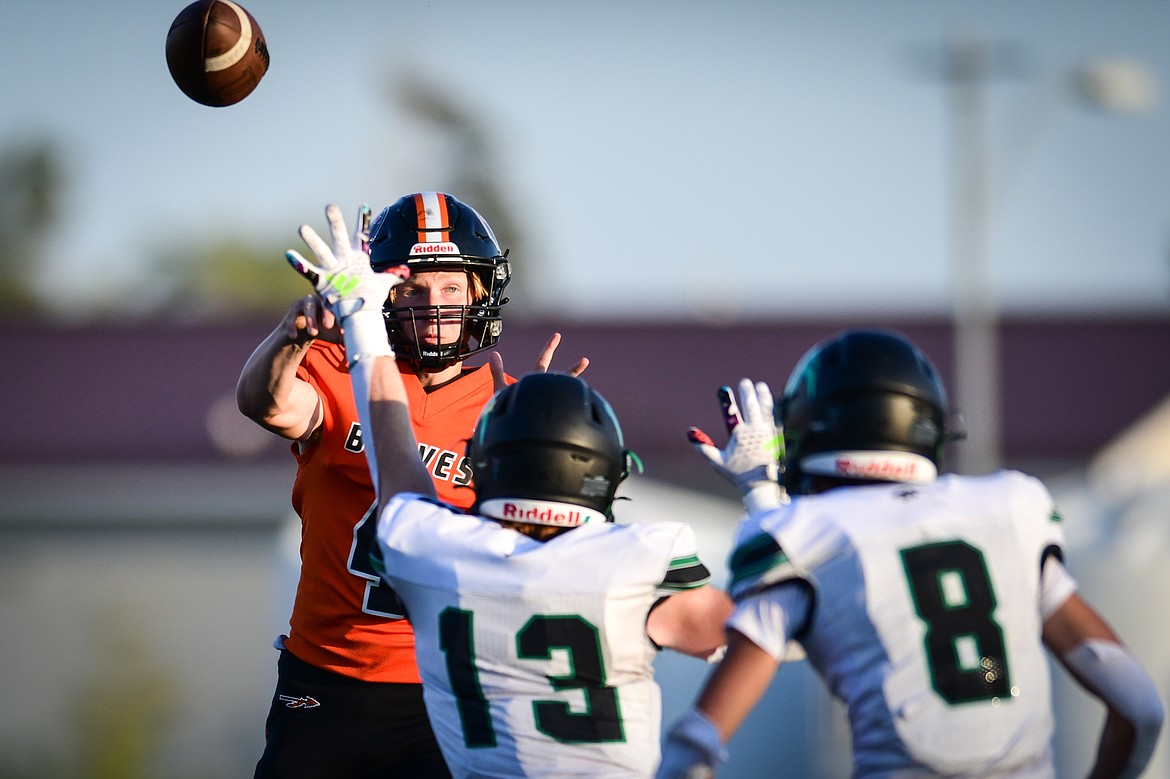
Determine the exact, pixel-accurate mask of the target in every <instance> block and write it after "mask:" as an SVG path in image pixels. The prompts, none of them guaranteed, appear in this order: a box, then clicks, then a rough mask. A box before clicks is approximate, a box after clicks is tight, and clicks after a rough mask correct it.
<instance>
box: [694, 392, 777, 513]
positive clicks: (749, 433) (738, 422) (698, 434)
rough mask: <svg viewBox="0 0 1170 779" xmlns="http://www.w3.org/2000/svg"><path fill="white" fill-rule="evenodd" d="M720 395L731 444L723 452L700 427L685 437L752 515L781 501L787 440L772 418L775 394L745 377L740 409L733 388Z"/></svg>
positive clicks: (728, 442)
mask: <svg viewBox="0 0 1170 779" xmlns="http://www.w3.org/2000/svg"><path fill="white" fill-rule="evenodd" d="M718 394H719V405H720V407H721V408H722V410H723V420H724V422H725V423H726V425H727V432H728V433H729V434H730V437H729V438H728V441H727V446H725V447H724V448H723V449H719V448H718V447H717V446H716V445H715V442H714V441H712V440H711V436H709V435H707V434H706V433H704V432H703V431H702V430H700V429H699V428H697V427H692V428H690V429H688V430H687V439H688V440H689V441H690V442H691V444H692V445H693V446H694V447H695V451H697V452H698V453H699V454H700V455H702V457H703V458H704V459H706V460H707V461H708V462H709V463H711V467H713V468H714V469H715V472H716V473H718V474H719V475H720V476H722V477H723V478H724V479H726V480H727V481H728V482H730V483H731V485H732V486H734V487H735V488H736V489H737V490H739V492H740V494H741V495H742V496H743V498H744V502H745V504H747V505H748V510H749V511H751V510H756V509H767V508H774V507H775V506H776V505H779V504H780V502H782V500H783V494H782V493H781V491H780V488H779V483H778V479H779V475H780V458H781V457H783V456H784V436H783V435H782V434H781V432H780V431H779V430H778V429H777V427H776V422H775V420H774V419H773V417H772V407H773V400H772V391H771V390H770V389H769V388H768V385H767V384H765V383H764V382H762V381H761V382H755V383H753V382H752V381H751V379H742V380H740V382H739V398H740V400H739V405H738V406H737V405H736V402H735V398H734V396H733V395H732V393H731V388H730V387H720V388H719V393H718Z"/></svg>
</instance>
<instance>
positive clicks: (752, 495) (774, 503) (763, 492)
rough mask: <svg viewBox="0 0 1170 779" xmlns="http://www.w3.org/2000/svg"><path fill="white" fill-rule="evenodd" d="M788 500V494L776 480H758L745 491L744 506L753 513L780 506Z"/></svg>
mask: <svg viewBox="0 0 1170 779" xmlns="http://www.w3.org/2000/svg"><path fill="white" fill-rule="evenodd" d="M787 502H788V495H787V494H786V493H785V492H784V490H782V489H781V488H780V485H779V483H777V482H774V481H761V482H756V483H755V484H753V485H752V486H751V487H750V488H748V489H747V490H746V491H745V492H744V493H743V507H744V508H745V509H747V512H748V513H749V514H753V515H754V514H762V513H764V512H765V511H771V510H772V509H776V508H780V507H781V506H783V505H784V504H785V503H787Z"/></svg>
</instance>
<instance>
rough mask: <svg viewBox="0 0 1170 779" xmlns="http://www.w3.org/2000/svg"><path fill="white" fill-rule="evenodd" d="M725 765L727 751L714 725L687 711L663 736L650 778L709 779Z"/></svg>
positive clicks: (698, 714) (693, 710)
mask: <svg viewBox="0 0 1170 779" xmlns="http://www.w3.org/2000/svg"><path fill="white" fill-rule="evenodd" d="M725 762H727V749H726V747H724V746H723V742H722V740H721V739H720V738H719V732H718V731H717V730H716V729H715V726H714V724H712V722H711V720H709V719H707V717H705V716H704V715H703V714H702V712H700V711H698V710H697V709H691V710H690V711H689V712H687V713H686V715H684V716H683V717H682V718H681V719H680V720H679V721H678V722H676V723H675V725H674V727H672V728H671V729H670V732H669V733H667V734H666V742H665V743H664V744H663V745H662V760H661V761H660V762H659V763H658V771H657V772H656V773H655V774H654V779H711V778H712V777H714V776H715V771H716V769H718V768H719V766H720V765H722V764H723V763H725Z"/></svg>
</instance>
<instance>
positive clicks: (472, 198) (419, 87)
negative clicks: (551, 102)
mask: <svg viewBox="0 0 1170 779" xmlns="http://www.w3.org/2000/svg"><path fill="white" fill-rule="evenodd" d="M390 100H391V102H394V103H397V104H399V105H401V106H402V107H403V108H405V109H406V110H407V111H409V112H410V113H411V114H413V115H414V116H415V117H417V118H418V119H419V120H420V121H423V122H426V123H428V124H430V125H433V126H434V128H435V130H436V131H438V132H439V133H441V134H443V136H444V137H445V139H446V140H447V144H446V151H447V154H448V155H449V156H448V159H445V160H439V161H437V163H436V167H437V168H438V169H439V170H440V171H442V172H446V171H449V179H448V180H449V181H450V182H451V183H450V184H449V185H444V186H447V187H448V189H447V191H448V192H449V193H450V194H452V195H455V196H456V197H458V198H459V199H460V200H463V201H465V202H467V203H469V204H470V205H472V206H473V207H474V208H475V210H477V211H479V213H480V214H481V215H482V216H483V218H484V219H486V220H487V222H488V224H490V225H491V226H492V230H493V231H494V232H495V234H496V239H497V240H498V241H499V242H500V248H501V249H506V250H508V252H509V258H510V259H512V260H513V261H514V262H515V263H516V264H515V266H514V267H513V272H514V275H513V276H512V280H511V282H510V283H509V285H508V294H507V297H508V298H509V299H510V300H511V302H510V303H509V304H508V308H507V309H505V311H506V314H507V315H509V316H518V317H523V316H525V315H526V314H528V313H530V312H532V311H533V309H534V308H535V306H534V305H533V303H534V301H533V298H532V296H531V295H529V294H528V291H529V290H531V289H533V287H534V283H533V282H534V280H535V277H536V275H537V274H536V266H537V265H538V262H539V261H538V259H537V257H536V256H535V255H533V254H532V253H530V252H529V251H528V242H527V240H526V236H525V230H524V226H523V225H521V224H519V223H518V222H517V220H516V218H515V216H514V212H513V210H512V208H511V206H510V205H509V203H508V197H507V193H506V192H505V191H504V188H503V187H502V186H501V182H506V181H510V180H511V177H509V176H506V175H503V174H501V173H500V171H499V170H497V167H498V165H497V153H496V150H495V148H494V146H493V145H492V143H491V139H490V133H489V132H488V128H486V127H485V126H484V123H483V122H482V121H481V120H480V119H479V116H478V115H477V114H476V112H475V111H473V110H472V109H471V108H469V107H467V106H465V105H463V104H461V103H460V102H459V100H458V99H456V98H455V97H454V96H452V95H451V94H450V93H449V92H447V91H446V90H445V89H444V88H442V87H441V86H440V85H438V84H435V83H433V82H429V81H428V79H427V78H426V77H425V76H423V75H422V74H421V73H415V72H412V73H408V74H405V75H402V76H400V77H398V78H395V79H394V80H393V81H392V82H391V84H390Z"/></svg>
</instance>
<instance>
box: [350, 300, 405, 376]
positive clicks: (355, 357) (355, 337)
mask: <svg viewBox="0 0 1170 779" xmlns="http://www.w3.org/2000/svg"><path fill="white" fill-rule="evenodd" d="M341 326H342V328H343V329H344V330H345V353H346V356H347V358H348V360H349V364H350V365H351V366H352V365H353V364H354V363H356V362H358V361H359V360H368V359H370V358H371V357H378V356H384V357H393V356H394V348H393V347H392V346H390V340H389V336H388V335H387V333H386V320H385V318H384V317H383V316H382V310H381V309H373V310H362V311H356V312H354V313H353V314H351V315H350V316H347V317H345V319H343V320H342V322H341Z"/></svg>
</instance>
